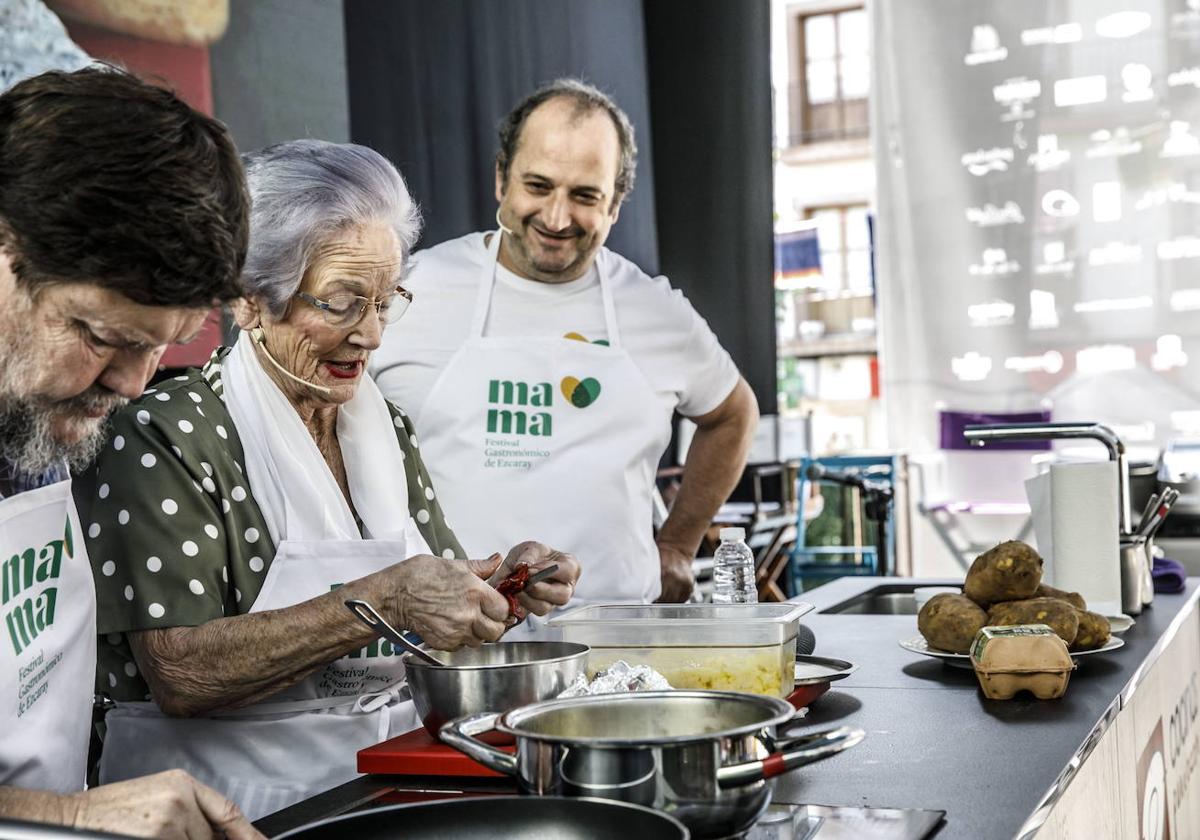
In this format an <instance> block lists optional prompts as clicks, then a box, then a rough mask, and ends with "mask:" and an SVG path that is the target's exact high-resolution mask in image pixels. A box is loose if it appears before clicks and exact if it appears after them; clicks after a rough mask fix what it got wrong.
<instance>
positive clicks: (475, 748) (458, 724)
mask: <svg viewBox="0 0 1200 840" xmlns="http://www.w3.org/2000/svg"><path fill="white" fill-rule="evenodd" d="M499 719H500V713H499V712H481V713H480V714H477V715H468V716H467V717H461V718H458V719H457V720H452V721H450V722H449V723H447V724H444V725H443V726H442V728H441V730H440V731H439V732H438V737H439V738H441V739H442V741H443V742H444V743H447V744H449V745H450V746H452V747H454V749H456V750H458V751H459V752H461V753H465V754H466V755H467V756H468V757H470V758H472V759H474V760H475V761H478V762H479V763H480V764H482V765H483V766H484V767H486V768H488V769H489V770H495V771H496V772H497V773H503V774H504V775H506V776H515V775H517V757H516V756H515V755H510V754H508V753H506V752H504V751H503V750H498V749H496V748H495V747H492V746H489V745H488V744H485V743H484V742H483V741H480V740H479V739H478V738H476V737H475V736H476V735H482V734H483V733H485V732H491V731H492V730H493V729H495V728H496V721H498V720H499Z"/></svg>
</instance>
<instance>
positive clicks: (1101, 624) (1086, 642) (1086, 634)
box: [1071, 610, 1112, 650]
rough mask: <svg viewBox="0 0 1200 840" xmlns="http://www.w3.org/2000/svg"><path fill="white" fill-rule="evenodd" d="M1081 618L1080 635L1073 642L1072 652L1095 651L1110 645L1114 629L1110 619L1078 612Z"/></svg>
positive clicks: (1083, 611)
mask: <svg viewBox="0 0 1200 840" xmlns="http://www.w3.org/2000/svg"><path fill="white" fill-rule="evenodd" d="M1076 614H1077V615H1078V616H1079V633H1078V635H1076V636H1075V641H1073V642H1071V650H1095V649H1096V648H1099V647H1104V646H1105V645H1106V644H1108V639H1109V637H1110V636H1111V635H1112V628H1111V627H1109V625H1108V619H1107V618H1105V617H1104V616H1102V615H1100V614H1099V613H1094V612H1088V611H1087V610H1076Z"/></svg>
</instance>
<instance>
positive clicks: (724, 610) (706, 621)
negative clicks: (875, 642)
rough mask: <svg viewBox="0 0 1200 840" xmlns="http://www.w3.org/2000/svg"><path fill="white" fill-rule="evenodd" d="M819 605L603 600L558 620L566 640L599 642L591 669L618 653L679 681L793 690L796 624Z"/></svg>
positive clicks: (781, 692) (781, 693)
mask: <svg viewBox="0 0 1200 840" xmlns="http://www.w3.org/2000/svg"><path fill="white" fill-rule="evenodd" d="M811 610H812V605H811V604H803V603H796V604H644V605H643V604H599V605H595V606H590V607H580V608H579V609H575V610H571V611H570V612H567V613H564V614H563V615H560V616H557V617H556V618H552V619H550V622H549V623H550V626H552V627H556V628H558V629H560V630H561V631H562V634H563V641H567V642H582V643H583V644H585V645H588V646H590V647H591V649H592V651H591V654H589V656H588V666H587V670H588V676H589V677H591V676H595V674H596V672H597V671H601V670H603V669H604V668H606V667H608V666H609V665H611V664H612V663H614V662H616V661H617V660H618V659H623V660H625V661H626V662H629V663H632V664H635V665H648V666H649V667H651V668H653V669H654V670H656V671H658V672H659V673H660V674H662V675H663V676H664V677H666V678H667V682H669V683H670V684H671V686H672V687H673V688H711V689H723V690H727V691H749V692H752V693H754V694H769V695H773V696H776V697H786V696H787V695H789V694H791V692H792V689H793V688H794V687H795V664H796V628H797V627H798V626H799V623H800V616H802V615H804V614H805V613H807V612H810V611H811Z"/></svg>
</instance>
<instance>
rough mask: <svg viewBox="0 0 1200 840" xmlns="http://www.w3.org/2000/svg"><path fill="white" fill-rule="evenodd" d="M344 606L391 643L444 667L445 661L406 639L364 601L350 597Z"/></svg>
mask: <svg viewBox="0 0 1200 840" xmlns="http://www.w3.org/2000/svg"><path fill="white" fill-rule="evenodd" d="M346 607H347V608H348V609H349V610H350V612H352V613H354V615H355V617H357V618H358V620H359V621H361V622H362V623H363V624H365V625H367V626H368V627H370V628H371V629H372V630H374V631H375V632H376V633H378V634H379V635H380V636H382V637H383V638H385V639H387V640H388V641H389V642H391V643H392V644H394V645H397V646H399V647H402V648H404V649H405V650H407V651H408V652H409V653H411V654H413V655H414V656H416V657H419V658H421V659H423V660H425V661H426V662H428V663H429V664H430V665H437V666H438V667H439V668H445V667H446V663H445V662H443V661H442V660H440V659H438V658H437V657H435V656H432V655H430V654H429V653H427V652H426V651H425V650H423V649H422V648H421V647H420V646H418V645H415V644H413V643H412V642H410V641H409V640H408V639H406V638H405V637H404V634H403V633H401V632H400V631H399V630H397V629H396V628H395V627H393V626H392V625H390V624H388V623H387V620H386V619H384V617H383V616H381V615H380V614H379V613H378V612H376V611H375V608H374V607H372V606H371V605H370V604H368V603H367V602H366V601H359V600H357V599H353V598H352V599H350V600H349V601H347V602H346Z"/></svg>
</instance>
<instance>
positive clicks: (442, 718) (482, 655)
mask: <svg viewBox="0 0 1200 840" xmlns="http://www.w3.org/2000/svg"><path fill="white" fill-rule="evenodd" d="M588 650H589V648H588V646H587V645H581V644H576V643H574V642H498V643H496V644H492V645H482V646H480V647H477V648H463V649H462V650H456V651H454V652H453V653H448V652H442V651H436V654H437V658H438V659H440V660H441V661H442V662H444V663H445V665H444V666H442V667H438V666H436V665H430V664H429V663H427V662H425V661H423V660H421V659H418V658H417V657H415V656H413V655H412V654H411V653H406V654H404V660H403V661H404V670H405V673H406V675H407V676H408V687H409V690H410V691H411V692H412V698H413V703H415V704H416V707H417V714H419V715H420V716H421V723H423V724H424V725H425V729H426V730H428V732H429V734H430V735H433V736H434V737H435V738H436V737H437V734H438V729H440V728H441V726H442V724H444V723H446V722H447V721H450V720H454V719H455V718H458V717H462V716H463V715H471V714H475V713H477V712H485V711H497V710H498V711H508V710H509V709H513V708H516V707H517V706H524V705H526V704H528V703H536V702H538V701H539V700H547V699H550V698H553V697H557V696H558V695H559V694H561V693H562V692H563V690H564V689H565V688H566V687H567V686H568V685H570V684H571V682H572V681H574V679H575V677H577V676H578V675H580V674H582V673H583V672H584V670H585V668H586V666H587V656H588Z"/></svg>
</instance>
